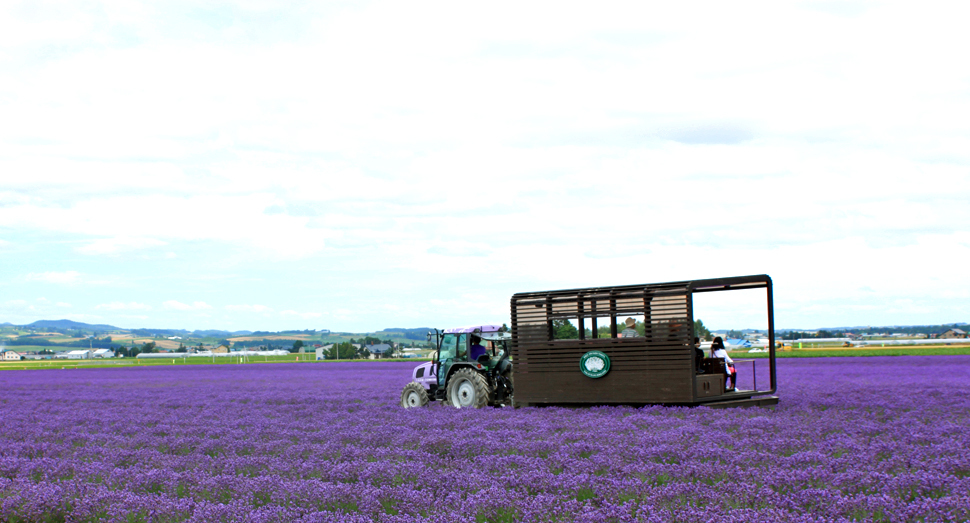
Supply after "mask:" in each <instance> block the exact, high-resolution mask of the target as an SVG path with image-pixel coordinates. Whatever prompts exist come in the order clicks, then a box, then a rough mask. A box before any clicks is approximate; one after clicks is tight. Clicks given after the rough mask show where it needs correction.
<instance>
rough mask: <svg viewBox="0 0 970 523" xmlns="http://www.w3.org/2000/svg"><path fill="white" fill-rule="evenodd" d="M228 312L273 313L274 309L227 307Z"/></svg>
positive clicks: (245, 306)
mask: <svg viewBox="0 0 970 523" xmlns="http://www.w3.org/2000/svg"><path fill="white" fill-rule="evenodd" d="M226 310H230V311H238V312H273V309H271V308H270V307H267V306H265V305H226Z"/></svg>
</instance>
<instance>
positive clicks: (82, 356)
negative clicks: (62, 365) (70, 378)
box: [61, 349, 93, 360]
mask: <svg viewBox="0 0 970 523" xmlns="http://www.w3.org/2000/svg"><path fill="white" fill-rule="evenodd" d="M92 352H93V351H92V350H91V349H82V350H72V351H71V352H68V353H67V354H64V355H62V356H61V357H62V358H65V359H69V360H89V359H91V353H92Z"/></svg>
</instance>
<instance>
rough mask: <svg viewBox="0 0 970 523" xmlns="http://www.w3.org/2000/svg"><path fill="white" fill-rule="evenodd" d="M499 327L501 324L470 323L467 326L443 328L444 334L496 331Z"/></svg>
mask: <svg viewBox="0 0 970 523" xmlns="http://www.w3.org/2000/svg"><path fill="white" fill-rule="evenodd" d="M501 329H502V326H501V325H472V326H469V327H455V328H452V329H445V334H461V333H466V332H498V331H500V330H501Z"/></svg>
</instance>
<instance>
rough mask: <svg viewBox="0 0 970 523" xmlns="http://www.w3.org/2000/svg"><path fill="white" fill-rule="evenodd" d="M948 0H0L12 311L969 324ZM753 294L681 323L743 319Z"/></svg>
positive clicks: (6, 274)
mask: <svg viewBox="0 0 970 523" xmlns="http://www.w3.org/2000/svg"><path fill="white" fill-rule="evenodd" d="M968 11H970V8H968V7H967V6H966V5H963V4H961V3H958V2H939V3H936V2H919V3H914V2H851V1H848V2H774V1H769V2H644V1H634V2H563V1H555V2H479V3H474V2H433V1H429V2H346V3H341V2H326V3H324V2H285V1H280V0H273V1H266V2H263V1H256V0H252V1H239V2H219V1H213V2H200V1H197V0H193V1H185V2H180V1H164V2H139V1H132V0H124V1H117V2H114V1H97V0H92V1H88V2H42V1H29V2H3V3H2V4H0V323H3V322H11V323H14V324H24V323H29V322H32V321H35V320H40V319H62V318H65V319H72V320H76V321H83V322H87V323H107V324H111V325H115V326H118V327H123V328H142V327H143V328H184V329H190V330H191V329H226V330H243V329H246V330H284V329H331V330H335V331H350V332H364V331H372V330H378V329H383V328H390V327H442V328H444V327H451V326H457V325H468V324H475V323H502V322H508V321H509V299H510V297H511V295H512V294H514V293H516V292H526V291H540V290H548V289H558V288H576V287H592V286H600V285H626V284H636V283H655V282H665V281H679V280H691V279H701V278H714V277H722V276H736V275H746V274H769V275H770V276H771V277H772V279H773V282H774V303H775V326H776V328H802V329H810V328H822V327H836V326H856V325H859V326H864V325H873V326H875V325H913V324H940V323H950V322H965V321H970V271H968V270H967V267H968V266H970V264H968V262H967V260H968V259H970V68H968V67H967V66H966V50H967V49H970V32H968V31H966V28H965V23H964V22H965V20H967V18H968V15H970V12H968ZM752 292H755V293H756V294H751V293H752ZM757 292H761V291H746V292H739V293H716V295H714V294H706V295H703V297H701V295H698V297H697V298H696V300H695V317H697V318H700V319H702V320H703V321H704V322H705V324H706V325H708V326H709V327H712V328H722V329H723V328H763V327H764V326H765V325H766V315H765V309H764V305H763V303H762V302H763V300H764V295H763V293H762V294H757Z"/></svg>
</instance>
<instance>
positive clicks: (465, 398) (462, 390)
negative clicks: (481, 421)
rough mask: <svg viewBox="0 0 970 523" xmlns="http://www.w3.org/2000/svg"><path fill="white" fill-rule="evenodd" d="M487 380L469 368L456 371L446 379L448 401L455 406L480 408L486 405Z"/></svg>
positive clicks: (487, 393)
mask: <svg viewBox="0 0 970 523" xmlns="http://www.w3.org/2000/svg"><path fill="white" fill-rule="evenodd" d="M488 396H489V391H488V382H487V381H485V378H484V377H483V376H482V375H481V374H479V373H477V372H475V371H473V370H471V369H461V370H459V371H456V372H455V373H454V374H453V375H452V376H451V379H450V380H448V403H450V404H451V406H453V407H455V408H459V409H460V408H474V409H477V408H481V407H484V406H486V405H488Z"/></svg>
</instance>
